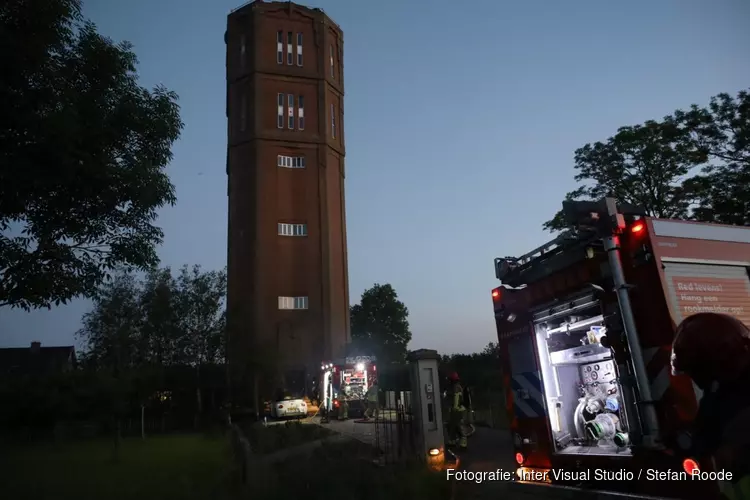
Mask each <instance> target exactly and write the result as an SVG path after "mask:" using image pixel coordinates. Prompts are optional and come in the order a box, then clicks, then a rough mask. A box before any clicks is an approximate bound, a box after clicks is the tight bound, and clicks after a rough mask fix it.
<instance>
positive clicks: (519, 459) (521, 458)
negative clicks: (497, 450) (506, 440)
mask: <svg viewBox="0 0 750 500" xmlns="http://www.w3.org/2000/svg"><path fill="white" fill-rule="evenodd" d="M524 460H525V458H524V456H523V453H516V463H517V464H518V465H521V464H522V463H523V461H524Z"/></svg>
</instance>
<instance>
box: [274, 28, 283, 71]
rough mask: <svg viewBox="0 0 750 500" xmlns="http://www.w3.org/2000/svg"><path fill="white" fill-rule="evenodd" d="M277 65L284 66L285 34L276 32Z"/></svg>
mask: <svg viewBox="0 0 750 500" xmlns="http://www.w3.org/2000/svg"><path fill="white" fill-rule="evenodd" d="M276 63H277V64H284V32H283V31H277V32H276Z"/></svg>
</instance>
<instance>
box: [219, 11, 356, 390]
mask: <svg viewBox="0 0 750 500" xmlns="http://www.w3.org/2000/svg"><path fill="white" fill-rule="evenodd" d="M225 41H226V47H227V59H226V77H227V122H228V147H227V176H228V197H229V232H228V240H229V241H228V256H227V259H228V275H229V276H228V279H229V285H228V298H227V320H228V332H229V333H228V343H227V346H228V347H227V357H228V365H229V374H230V385H231V389H232V398H233V400H234V401H237V402H240V401H243V402H246V403H249V404H252V403H253V402H254V401H257V398H255V397H254V396H253V395H254V394H257V396H258V397H272V392H275V390H277V389H279V388H286V389H288V390H292V391H299V390H300V389H301V388H305V390H307V391H309V390H310V389H311V384H312V381H313V380H314V379H315V378H316V377H317V375H318V372H319V370H320V363H321V361H323V360H329V359H332V358H334V357H338V356H341V355H342V354H343V350H344V349H345V345H346V344H347V343H348V341H349V338H350V331H349V285H348V269H347V253H346V218H345V213H344V205H345V204H344V177H345V171H344V153H345V151H344V68H343V49H344V40H343V33H342V31H341V29H340V28H339V27H338V25H336V23H334V22H333V21H332V20H331V19H330V18H329V17H328V16H327V15H326V14H325V13H324V12H323V11H322V10H320V9H311V8H307V7H303V6H301V5H297V4H294V3H292V2H263V1H260V0H259V1H255V2H252V3H249V4H246V5H244V6H242V7H240V8H238V9H236V10H234V11H233V12H231V13H230V14H229V16H228V19H227V32H226V35H225Z"/></svg>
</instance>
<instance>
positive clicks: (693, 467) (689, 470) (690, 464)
mask: <svg viewBox="0 0 750 500" xmlns="http://www.w3.org/2000/svg"><path fill="white" fill-rule="evenodd" d="M682 468H683V470H684V471H685V473H686V474H687V475H692V474H693V472H700V470H701V468H700V466H699V465H698V462H696V461H695V460H693V459H692V458H686V459H685V460H683V461H682Z"/></svg>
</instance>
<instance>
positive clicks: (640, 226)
mask: <svg viewBox="0 0 750 500" xmlns="http://www.w3.org/2000/svg"><path fill="white" fill-rule="evenodd" d="M645 227H646V226H645V224H643V222H636V223H635V224H633V225H632V226H630V232H631V233H633V234H638V233H640V232H641V231H643V229H644V228H645Z"/></svg>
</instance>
